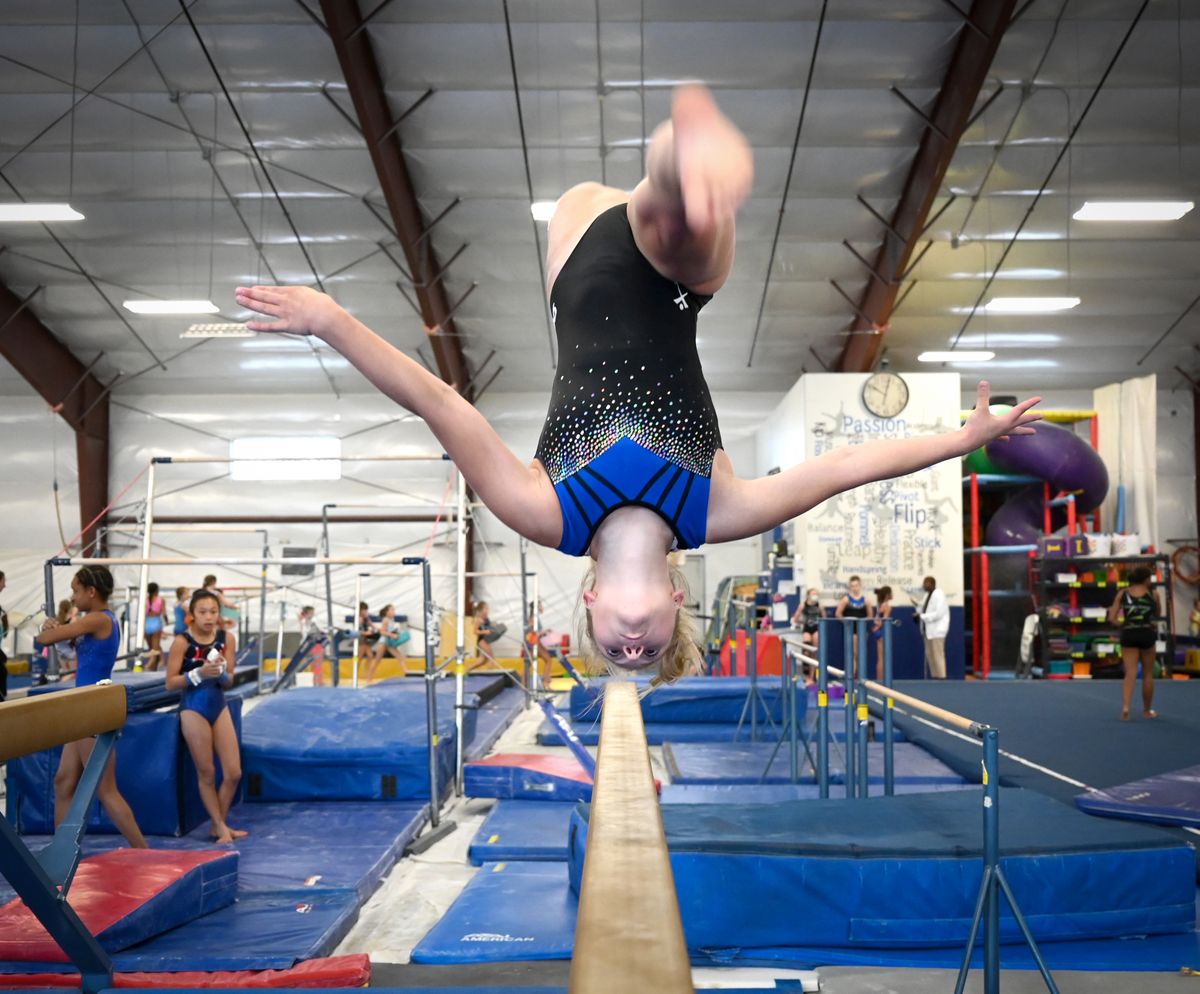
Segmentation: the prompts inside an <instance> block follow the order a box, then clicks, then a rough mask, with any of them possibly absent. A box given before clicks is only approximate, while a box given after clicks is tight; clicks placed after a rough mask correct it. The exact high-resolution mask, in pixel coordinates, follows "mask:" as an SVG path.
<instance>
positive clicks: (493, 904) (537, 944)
mask: <svg viewBox="0 0 1200 994" xmlns="http://www.w3.org/2000/svg"><path fill="white" fill-rule="evenodd" d="M496 865H497V866H501V867H503V869H502V870H501V871H500V872H499V873H493V872H491V871H492V869H493V867H492V864H488V865H486V866H484V868H483V869H482V870H480V871H479V873H478V874H477V875H476V876H475V877H474V878H473V879H472V880H471V882H470V883H469V884H468V885H467V887H466V889H465V890H464V891H463V892H462V894H461V895H459V898H458V900H457V901H455V903H454V904H453V905H452V906H451V907H450V909H449V910H448V911H447V912H446V914H445V915H444V916H443V918H442V920H441V921H440V922H438V924H437V925H435V926H434V927H433V928H432V929H431V930H430V931H429V933H428V934H427V935H426V936H425V938H424V939H422V940H421V942H420V944H419V945H418V946H417V948H416V949H415V950H414V951H413V956H412V959H413V962H415V963H503V962H511V961H514V960H543V959H564V960H565V959H569V958H570V956H571V947H572V944H573V942H574V938H575V916H576V913H577V910H578V903H577V901H576V899H575V897H574V895H573V893H572V892H571V889H570V885H569V883H568V880H567V871H566V868H565V867H564V866H563V865H562V864H561V863H517V864H512V863H509V864H496ZM777 910H779V913H780V914H781V915H784V914H790V915H793V916H797V917H799V916H798V912H797V908H796V907H795V905H793V904H785V905H783V906H782V907H781V908H780V909H777ZM801 922H802V919H801ZM1042 953H1043V955H1044V956H1045V958H1046V960H1047V962H1048V963H1049V965H1050V968H1051V969H1052V970H1129V971H1151V970H1153V971H1171V972H1175V971H1178V969H1179V967H1180V966H1182V965H1184V964H1198V963H1200V933H1196V932H1192V933H1183V934H1179V935H1156V936H1145V937H1140V938H1135V939H1121V940H1112V939H1100V940H1094V941H1090V942H1048V943H1045V944H1044V945H1043V946H1042ZM980 955H981V954H980V953H978V951H977V954H976V961H977V962H976V964H975V965H976V966H977V967H978V966H979V962H978V960H979V958H980ZM1000 957H1001V962H1002V963H1003V965H1004V966H1005V967H1007V968H1010V969H1030V968H1032V967H1033V962H1032V960H1031V958H1030V956H1029V954H1028V952H1027V951H1026V950H1025V947H1024V946H1016V945H1005V946H1002V947H1001V950H1000ZM961 960H962V949H961V948H957V949H954V948H947V949H896V950H890V949H818V948H813V947H789V948H783V947H772V948H758V949H754V948H737V947H733V946H719V947H714V948H712V949H706V950H692V962H693V963H695V964H697V965H715V966H756V965H761V966H768V967H770V966H775V967H780V968H784V967H786V968H789V969H802V970H804V969H814V968H816V967H819V966H892V967H930V968H944V969H957V967H958V965H959V963H960V962H961Z"/></svg>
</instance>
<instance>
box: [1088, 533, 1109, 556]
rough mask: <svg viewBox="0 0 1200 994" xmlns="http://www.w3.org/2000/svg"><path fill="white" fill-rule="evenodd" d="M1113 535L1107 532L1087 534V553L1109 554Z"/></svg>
mask: <svg viewBox="0 0 1200 994" xmlns="http://www.w3.org/2000/svg"><path fill="white" fill-rule="evenodd" d="M1112 546H1113V537H1112V535H1110V534H1109V533H1108V532H1092V533H1091V534H1089V535H1088V550H1089V555H1093V556H1111V555H1112Z"/></svg>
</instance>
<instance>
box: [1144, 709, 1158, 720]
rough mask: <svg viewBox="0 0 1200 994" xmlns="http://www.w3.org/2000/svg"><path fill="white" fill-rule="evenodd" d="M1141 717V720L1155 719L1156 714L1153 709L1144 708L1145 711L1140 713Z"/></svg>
mask: <svg viewBox="0 0 1200 994" xmlns="http://www.w3.org/2000/svg"><path fill="white" fill-rule="evenodd" d="M1142 717H1143V718H1157V717H1158V712H1157V711H1155V710H1154V708H1146V710H1145V711H1143V712H1142Z"/></svg>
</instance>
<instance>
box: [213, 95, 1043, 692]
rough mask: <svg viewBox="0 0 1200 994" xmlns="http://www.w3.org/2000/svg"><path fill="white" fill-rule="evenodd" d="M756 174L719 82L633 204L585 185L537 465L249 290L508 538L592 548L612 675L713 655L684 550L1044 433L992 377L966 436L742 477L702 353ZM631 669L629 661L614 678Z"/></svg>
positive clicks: (369, 338) (347, 319) (577, 194)
mask: <svg viewBox="0 0 1200 994" xmlns="http://www.w3.org/2000/svg"><path fill="white" fill-rule="evenodd" d="M753 174H754V165H753V159H752V156H751V152H750V147H749V146H748V144H747V143H746V140H745V138H744V137H743V136H742V134H741V132H739V131H738V130H737V128H736V127H734V125H733V124H732V123H731V122H730V121H729V120H728V119H727V118H726V117H725V116H724V115H722V114H721V112H720V111H719V110H718V108H717V106H716V104H715V103H714V102H713V99H712V97H711V96H710V94H709V93H708V91H707V90H706V89H705V88H703V87H701V86H694V85H693V86H683V87H679V88H678V89H677V90H676V91H675V93H674V95H673V99H672V108H671V119H670V120H669V121H665V122H664V123H662V124H661V125H659V127H658V128H657V129H656V130H655V132H654V135H653V137H652V140H651V142H650V146H649V149H648V151H647V157H646V176H645V178H644V179H643V180H642V181H641V182H640V183H638V185H637V187H636V188H635V189H634V190H633V192H632V194H630V193H628V192H625V191H622V190H616V189H612V188H610V187H605V186H601V185H599V184H597V183H584V184H581V185H579V186H575V187H572V188H571V189H570V190H568V191H567V192H566V193H565V194H564V195H563V196H562V198H561V199H560V200H559V201H558V206H557V209H556V210H555V213H554V216H553V217H552V218H551V220H550V228H549V247H548V252H547V257H548V280H549V285H548V288H547V289H548V291H549V306H550V316H551V320H552V321H553V323H554V327H555V332H556V335H557V339H558V368H557V370H556V373H555V377H554V385H553V390H552V393H551V398H550V408H549V411H548V412H547V415H546V422H545V426H544V427H543V429H542V435H541V439H540V440H539V442H538V446H537V450H536V457H535V458H534V460H533V462H532V463H531V464H529V465H526V464H524V463H522V462H521V461H520V460H519V459H518V458H517V456H516V455H515V454H513V453H512V452H511V451H510V450H509V449H508V448H507V447H506V446H505V444H504V442H503V441H501V439H500V437H499V435H498V434H497V433H496V431H495V430H494V429H493V428H492V426H491V425H490V424H488V422H487V421H486V420H485V419H484V417H483V415H482V414H481V413H480V412H479V411H478V410H477V409H476V408H475V407H473V406H472V405H471V404H470V403H469V402H468V401H467V400H466V399H464V398H463V397H462V396H461V395H459V394H458V393H457V392H456V391H455V389H454V387H453V386H451V385H450V384H448V383H445V382H443V381H442V380H440V379H438V377H436V376H434V375H433V374H432V373H430V372H428V371H427V370H425V369H424V368H423V367H422V366H421V365H420V364H419V363H417V362H415V361H413V360H412V359H410V358H409V357H408V356H406V355H404V354H403V353H402V352H400V350H398V349H396V348H394V347H393V346H392V345H390V344H388V343H387V342H386V341H384V340H383V339H382V338H380V337H379V336H378V335H376V334H375V333H374V332H372V331H371V330H370V329H369V328H367V327H366V326H365V325H363V324H362V323H361V322H359V321H358V320H357V319H355V318H354V317H352V316H351V315H350V314H348V313H347V312H346V311H344V310H343V309H342V308H341V307H339V306H338V305H337V304H336V303H335V302H334V301H333V300H332V299H331V298H330V297H328V296H326V295H324V294H322V293H318V292H317V291H315V290H313V289H310V288H307V287H298V286H292V287H273V286H255V287H239V288H238V289H237V291H236V299H237V302H238V304H239V305H240V306H241V307H244V308H246V309H248V310H252V311H256V312H258V313H259V314H261V315H265V318H263V319H256V320H252V321H250V322H248V324H247V327H248V328H250V329H251V330H254V331H270V332H288V333H292V334H302V335H316V336H318V337H319V338H321V339H323V340H324V341H325V342H326V343H328V344H329V345H330V346H332V347H333V348H334V349H336V350H337V351H338V352H340V353H341V354H342V355H344V356H345V357H346V358H347V359H349V360H350V362H352V363H353V364H354V365H355V366H356V367H357V368H358V369H359V370H360V371H361V372H362V373H363V374H364V375H365V376H366V377H367V378H368V379H369V380H370V381H371V382H372V383H374V384H375V386H376V387H378V388H379V389H380V390H381V391H383V392H384V393H385V394H387V395H388V396H389V397H391V398H392V399H393V400H395V401H396V402H397V403H399V404H400V405H402V406H403V407H405V408H407V409H408V410H410V411H412V412H414V413H415V414H417V415H419V416H420V417H421V418H423V419H424V420H425V422H426V423H427V424H428V425H429V427H430V429H431V430H432V431H433V433H434V435H436V436H437V438H438V440H439V441H440V442H441V444H442V445H443V446H444V448H445V450H446V451H447V452H448V453H449V455H450V457H451V458H452V459H453V460H454V462H455V464H456V465H457V466H458V468H459V469H460V470H461V471H462V473H463V476H464V477H465V478H466V481H467V483H468V484H469V485H470V486H471V487H472V488H473V489H474V491H475V492H476V494H477V495H478V496H479V498H480V500H482V501H483V502H484V503H485V504H486V505H487V506H488V507H489V508H490V509H491V510H492V512H493V513H494V514H495V515H496V516H497V517H498V518H499V519H500V520H501V521H503V522H504V523H505V524H506V525H507V526H508V527H510V528H512V529H513V530H514V531H516V532H517V533H518V534H520V535H523V536H525V537H526V538H528V539H530V540H531V541H534V542H537V543H539V544H541V545H546V546H550V547H555V548H558V549H559V550H561V551H563V552H565V553H567V554H568V555H573V556H590V557H591V559H592V564H591V567H590V568H589V570H588V571H587V575H586V576H585V578H584V582H583V591H582V602H583V608H584V610H585V612H586V613H585V625H584V627H585V634H586V635H587V636H588V641H589V642H590V643H591V644H590V645H588V644H585V645H584V646H583V649H584V651H585V653H587V654H588V655H589V656H590V658H591V660H592V662H593V665H594V664H595V662H597V661H602V662H603V663H604V664H606V665H607V667H608V668H609V669H610V670H611V671H614V672H615V671H616V670H641V669H647V668H650V667H653V668H655V669H656V670H657V676H656V680H658V681H662V680H674V679H676V678H677V677H678V676H680V675H681V674H682V673H683V672H685V670H686V668H687V666H688V664H689V662H690V661H692V660H693V659H694V658H695V656H696V654H697V649H696V646H695V644H694V641H693V637H692V626H691V623H690V620H689V619H688V618H687V616H686V614H685V613H684V612H683V610H682V608H683V603H684V599H685V596H686V594H685V589H684V584H683V578H682V576H681V575H679V574H678V572H677V571H675V570H674V569H673V568H671V567H670V566H669V565H668V562H667V553H668V552H670V551H671V550H672V549H675V548H680V549H685V548H695V547H697V546H700V545H703V544H704V543H706V542H727V541H731V540H734V539H740V538H746V537H749V536H753V535H759V534H761V533H762V532H764V531H768V530H770V529H771V528H774V527H775V526H776V525H778V524H779V523H780V522H783V521H787V520H789V519H791V518H794V517H796V516H797V515H799V514H802V513H803V512H805V511H807V510H809V509H810V508H812V507H814V506H815V505H817V504H819V503H821V502H822V501H824V500H826V499H828V498H829V497H832V496H833V495H834V494H837V493H840V492H842V491H844V490H850V489H852V488H854V487H857V486H860V485H862V484H865V483H870V482H873V481H876V480H886V479H891V478H893V477H897V476H903V475H905V474H907V473H912V472H915V471H917V470H919V469H923V468H925V467H927V466H932V465H934V464H935V463H939V462H942V461H944V460H947V459H953V458H956V457H959V456H962V455H964V454H966V453H968V452H970V451H972V450H973V449H976V448H978V447H979V446H981V445H985V444H987V443H988V442H990V441H993V440H994V439H997V438H1002V437H1006V436H1009V435H1017V434H1028V433H1030V432H1032V431H1033V430H1034V429H1033V428H1032V427H1030V423H1031V422H1033V421H1037V420H1039V419H1040V417H1041V416H1040V415H1039V414H1037V413H1036V412H1034V411H1031V410H1030V408H1031V407H1033V405H1034V404H1035V403H1037V398H1035V399H1032V400H1028V401H1026V402H1025V403H1023V404H1019V405H1017V406H1016V407H1014V408H1013V409H1012V410H1010V411H1008V412H1006V413H1004V414H1000V415H992V414H991V413H989V411H988V387H987V384H986V383H980V385H979V394H978V399H977V403H976V406H975V412H974V413H973V414H972V415H971V417H970V418H969V419H968V420H967V422H966V424H965V425H964V426H963V427H962V428H960V429H959V430H957V431H952V432H946V433H944V434H940V435H931V436H926V437H918V438H908V439H903V440H899V441H895V440H888V441H879V442H871V443H867V444H864V445H859V446H853V447H848V448H840V449H834V450H832V451H830V452H828V453H826V454H824V455H822V456H820V457H818V458H817V459H814V460H811V461H809V462H806V463H802V464H800V465H796V466H793V467H791V468H790V469H788V470H786V471H784V472H782V473H778V474H775V475H773V476H767V477H763V478H761V479H740V478H738V477H737V476H735V475H734V472H733V467H732V464H731V463H730V460H729V457H728V456H727V455H726V454H725V451H724V450H723V448H722V444H721V433H720V428H719V426H718V424H717V416H716V412H715V410H714V408H713V403H712V398H711V397H710V395H709V391H708V386H707V384H706V382H705V379H704V373H703V370H702V369H701V367H700V359H699V356H698V354H697V350H696V318H697V315H698V314H699V312H700V309H701V308H702V307H704V305H705V304H706V303H708V301H709V300H710V299H711V296H712V294H714V293H716V291H717V290H718V289H720V287H721V285H722V284H723V283H724V282H725V280H726V278H727V277H728V275H729V270H730V266H731V265H732V262H733V249H734V215H735V213H736V211H737V209H738V207H739V206H740V205H741V203H742V202H743V201H744V200H745V199H746V197H747V196H748V194H749V193H750V187H751V182H752V180H753ZM614 668H615V669H614Z"/></svg>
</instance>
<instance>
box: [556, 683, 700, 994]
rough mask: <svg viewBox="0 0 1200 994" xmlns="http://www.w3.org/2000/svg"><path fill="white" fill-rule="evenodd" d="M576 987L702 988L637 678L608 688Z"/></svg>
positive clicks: (680, 991) (606, 993)
mask: <svg viewBox="0 0 1200 994" xmlns="http://www.w3.org/2000/svg"><path fill="white" fill-rule="evenodd" d="M568 991H569V992H570V994H611V992H612V991H622V992H624V991H638V992H640V991H653V992H654V994H693V987H692V971H691V967H690V965H689V962H688V952H687V945H686V943H685V942H684V937H683V923H682V921H681V919H680V917H679V902H678V900H677V898H676V896H675V881H674V878H673V876H672V875H671V861H670V858H669V856H668V854H667V839H666V834H665V832H664V831H663V824H662V814H661V812H660V811H659V806H658V795H657V793H656V791H655V787H654V774H653V772H652V771H651V769H650V752H649V750H648V749H647V747H646V730H645V727H644V725H643V724H642V711H641V704H640V702H639V701H638V696H637V689H636V688H635V687H634V685H633V684H632V683H628V682H611V683H609V685H608V686H607V687H606V689H605V693H604V711H603V721H602V724H601V728H600V752H599V756H598V758H597V761H596V783H595V787H594V788H593V790H592V808H591V816H590V823H589V826H588V839H587V856H586V858H585V860H584V866H583V885H582V887H581V889H580V894H579V917H578V920H577V923H576V926H575V949H574V952H573V954H572V956H571V978H570V983H569V986H568Z"/></svg>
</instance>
